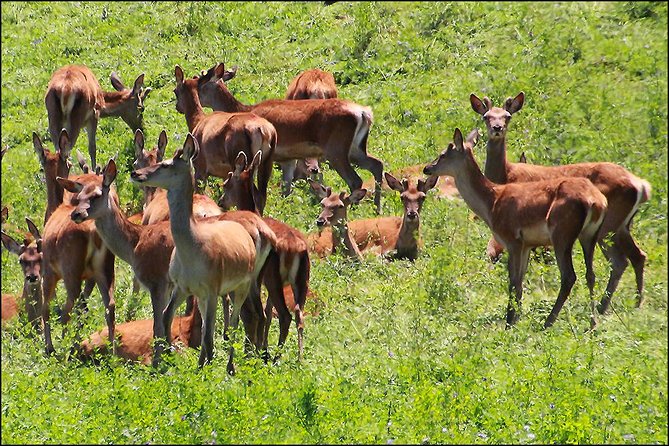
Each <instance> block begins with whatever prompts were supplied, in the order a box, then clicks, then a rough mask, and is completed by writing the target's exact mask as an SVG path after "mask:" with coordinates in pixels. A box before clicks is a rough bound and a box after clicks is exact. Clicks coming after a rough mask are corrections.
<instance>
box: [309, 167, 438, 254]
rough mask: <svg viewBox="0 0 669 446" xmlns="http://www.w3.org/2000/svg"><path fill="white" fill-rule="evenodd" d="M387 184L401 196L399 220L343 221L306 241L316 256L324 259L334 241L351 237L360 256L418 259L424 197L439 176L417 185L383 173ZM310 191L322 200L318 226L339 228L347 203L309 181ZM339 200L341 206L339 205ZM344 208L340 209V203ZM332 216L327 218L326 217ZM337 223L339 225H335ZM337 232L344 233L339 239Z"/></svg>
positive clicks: (378, 218) (419, 181)
mask: <svg viewBox="0 0 669 446" xmlns="http://www.w3.org/2000/svg"><path fill="white" fill-rule="evenodd" d="M384 175H385V177H386V182H387V183H388V186H389V187H390V188H391V189H392V190H395V191H397V192H399V193H400V199H401V200H402V205H403V207H404V215H403V216H402V217H394V216H393V217H377V218H367V219H362V220H352V221H345V225H344V226H343V227H342V228H341V229H335V231H332V230H331V229H330V228H326V229H324V230H323V231H321V232H320V233H319V234H312V235H311V236H310V237H309V242H310V246H311V248H312V250H313V251H314V252H316V253H317V254H318V255H319V256H325V255H327V254H328V253H330V252H334V249H333V246H334V244H335V240H337V241H338V240H339V239H343V240H346V239H347V238H350V239H351V240H352V241H353V243H355V245H356V247H357V248H358V250H359V251H360V252H361V253H364V252H374V253H375V254H377V255H384V256H388V257H389V258H390V259H408V260H412V261H413V260H415V259H416V258H417V256H418V248H419V245H420V244H421V242H420V237H419V234H420V210H421V208H422V206H423V202H424V201H425V197H426V196H427V192H428V191H429V190H430V189H432V188H433V187H435V184H436V183H437V180H438V178H439V177H437V176H432V177H429V178H428V179H427V180H423V179H418V182H417V184H414V182H413V181H411V180H409V179H406V178H405V179H403V180H402V181H401V182H400V181H399V180H397V179H396V178H395V177H394V176H392V175H391V174H389V173H388V172H386V173H385V174H384ZM311 187H312V189H313V190H314V191H315V192H316V194H317V195H319V196H320V197H321V198H322V199H323V201H321V206H322V207H323V213H321V217H322V218H321V217H319V220H317V224H319V226H324V225H328V224H332V225H333V228H335V226H337V225H341V221H342V220H344V219H345V218H346V217H343V218H342V217H338V216H336V214H337V213H341V212H342V209H343V210H344V211H345V210H346V206H347V204H346V201H344V200H341V197H336V196H334V198H333V196H332V194H330V195H328V193H327V189H326V188H324V187H323V186H322V185H321V184H318V183H315V182H311ZM340 201H341V203H340ZM342 203H343V204H344V205H345V207H344V208H341V207H340V206H341V204H342ZM330 214H331V215H332V217H329V218H328V215H330ZM337 221H339V223H335V222H337ZM338 231H346V232H348V234H343V235H342V236H341V237H335V233H336V232H338Z"/></svg>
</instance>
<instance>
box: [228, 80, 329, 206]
mask: <svg viewBox="0 0 669 446" xmlns="http://www.w3.org/2000/svg"><path fill="white" fill-rule="evenodd" d="M233 71H234V72H236V71H237V69H236V67H233ZM336 97H337V85H336V84H335V80H334V76H333V75H332V73H329V72H327V71H323V70H320V69H318V68H313V69H310V70H306V71H303V72H302V73H300V74H298V75H297V76H295V78H294V79H293V80H292V81H291V82H290V85H288V91H287V92H286V99H288V100H295V99H331V98H336ZM280 167H281V172H282V175H281V177H282V183H283V187H282V193H283V195H284V196H288V195H290V193H291V189H292V182H293V181H295V180H300V179H302V180H306V179H307V178H311V179H312V180H314V181H318V182H320V183H322V182H323V175H322V174H321V170H320V166H319V164H318V158H306V159H298V160H291V161H285V162H282V163H280Z"/></svg>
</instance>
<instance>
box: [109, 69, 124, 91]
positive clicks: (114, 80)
mask: <svg viewBox="0 0 669 446" xmlns="http://www.w3.org/2000/svg"><path fill="white" fill-rule="evenodd" d="M109 79H110V80H111V84H112V87H114V89H115V90H116V91H123V90H125V89H126V88H125V85H123V82H121V78H119V77H118V74H116V72H113V73H112V74H111V76H109Z"/></svg>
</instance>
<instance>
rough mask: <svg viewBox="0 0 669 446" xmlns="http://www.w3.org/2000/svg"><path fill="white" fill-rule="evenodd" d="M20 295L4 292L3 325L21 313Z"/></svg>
mask: <svg viewBox="0 0 669 446" xmlns="http://www.w3.org/2000/svg"><path fill="white" fill-rule="evenodd" d="M17 299H20V298H19V297H18V296H14V295H13V294H5V293H2V325H4V324H5V323H6V322H7V321H9V320H10V319H14V318H15V317H16V316H18V314H19V304H18V302H17Z"/></svg>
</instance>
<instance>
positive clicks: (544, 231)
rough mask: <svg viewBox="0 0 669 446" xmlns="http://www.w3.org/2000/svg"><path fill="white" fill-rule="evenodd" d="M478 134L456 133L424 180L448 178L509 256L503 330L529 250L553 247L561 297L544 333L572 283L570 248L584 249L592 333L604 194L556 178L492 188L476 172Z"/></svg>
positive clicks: (580, 181)
mask: <svg viewBox="0 0 669 446" xmlns="http://www.w3.org/2000/svg"><path fill="white" fill-rule="evenodd" d="M478 136H479V130H478V129H474V130H473V131H472V132H471V133H470V134H469V135H468V136H467V139H466V141H465V140H463V136H462V132H461V131H460V129H459V128H456V129H455V132H454V134H453V142H451V143H449V144H448V147H447V148H446V150H444V151H443V152H441V154H440V155H439V156H438V157H437V159H436V160H435V161H433V162H432V163H430V164H428V165H426V166H425V169H424V171H423V172H424V173H425V174H426V175H444V174H445V175H451V176H452V177H453V178H455V184H456V186H457V187H458V190H459V191H460V194H461V195H462V198H463V200H464V201H465V203H466V204H467V206H468V207H469V208H470V209H471V210H472V211H474V213H475V214H476V215H478V217H479V218H480V219H481V220H483V221H484V222H485V223H486V225H487V226H488V227H489V228H490V229H491V230H492V232H493V234H494V236H495V239H496V240H498V241H499V242H500V243H502V245H503V246H504V247H505V249H507V250H508V252H509V262H508V272H509V305H508V307H507V313H506V327H507V328H509V327H511V326H512V325H514V324H515V323H516V322H517V320H518V319H519V314H520V308H521V299H522V295H523V278H524V276H525V273H526V272H527V265H528V261H529V254H530V249H531V248H533V247H537V246H553V248H554V250H555V257H556V260H557V264H558V268H559V269H560V291H559V293H558V296H557V300H556V301H555V304H554V306H553V309H552V310H551V312H550V314H549V315H548V317H547V318H546V321H545V322H544V328H549V327H550V326H552V325H553V324H554V323H555V321H556V319H557V317H558V315H559V313H560V310H561V308H562V306H563V305H564V303H565V301H566V300H567V298H568V297H569V294H570V293H571V289H572V287H573V286H574V283H575V282H576V273H575V272H574V265H573V259H572V254H573V247H574V243H575V242H576V240H578V241H579V243H580V244H581V247H582V248H583V257H584V261H585V267H586V273H585V278H586V283H587V285H588V289H589V291H590V301H591V305H592V307H591V309H592V313H591V317H590V330H594V328H595V327H596V325H597V319H596V314H595V311H594V300H593V296H594V286H595V273H594V270H593V267H592V262H593V256H594V250H595V245H596V243H597V237H598V234H599V231H600V230H601V228H602V227H603V222H604V218H605V216H606V212H607V200H606V197H605V196H604V194H602V193H601V192H600V190H599V189H598V188H597V187H595V186H594V185H593V184H592V182H590V180H588V179H587V178H579V177H560V178H553V179H549V180H542V181H535V182H529V183H508V184H496V183H493V182H492V181H491V180H489V179H488V178H486V177H485V176H484V175H483V173H482V172H481V169H480V168H479V166H478V164H477V162H476V160H475V159H474V155H473V153H472V149H473V147H474V146H475V145H476V143H477V141H478Z"/></svg>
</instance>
